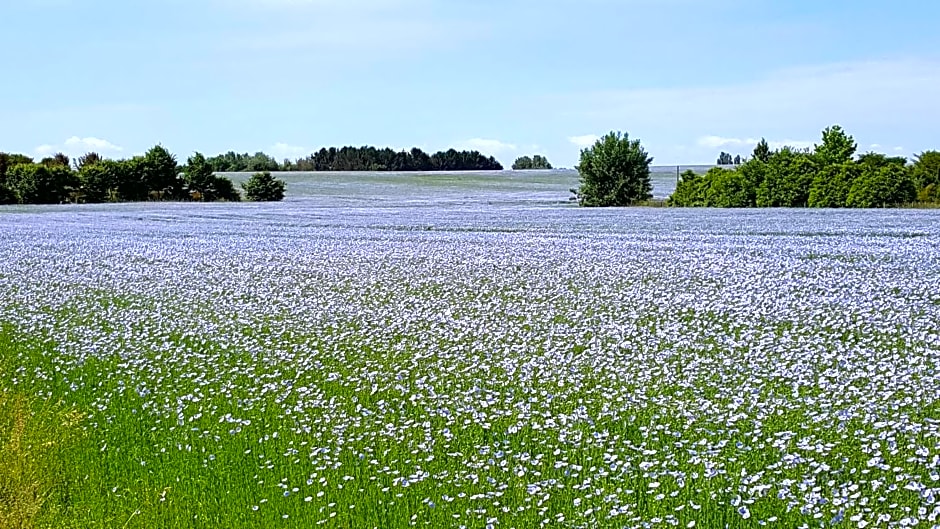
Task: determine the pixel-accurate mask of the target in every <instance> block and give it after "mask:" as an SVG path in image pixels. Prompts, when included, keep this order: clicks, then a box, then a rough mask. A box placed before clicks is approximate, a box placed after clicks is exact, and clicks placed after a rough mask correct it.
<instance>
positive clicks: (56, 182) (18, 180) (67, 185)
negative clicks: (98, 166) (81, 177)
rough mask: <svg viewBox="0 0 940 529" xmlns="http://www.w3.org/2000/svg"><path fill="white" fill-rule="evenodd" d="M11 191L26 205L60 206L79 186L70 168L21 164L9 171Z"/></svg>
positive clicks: (7, 176) (8, 180) (8, 178)
mask: <svg viewBox="0 0 940 529" xmlns="http://www.w3.org/2000/svg"><path fill="white" fill-rule="evenodd" d="M6 179H7V182H8V186H9V188H10V190H12V192H13V194H14V195H15V196H16V197H17V198H18V199H19V202H22V203H24V204H58V203H60V202H62V201H64V200H66V199H67V198H68V196H69V193H70V192H71V191H72V190H73V189H74V188H75V187H77V185H78V181H77V178H76V177H75V174H74V173H73V172H72V171H71V169H69V168H68V167H63V166H59V165H54V166H51V167H48V166H45V165H40V164H19V165H15V166H13V167H11V168H10V169H8V170H7V175H6Z"/></svg>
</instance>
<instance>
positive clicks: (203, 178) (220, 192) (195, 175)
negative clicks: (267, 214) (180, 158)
mask: <svg viewBox="0 0 940 529" xmlns="http://www.w3.org/2000/svg"><path fill="white" fill-rule="evenodd" d="M183 182H184V183H185V186H186V190H187V191H188V192H189V196H190V198H192V199H193V200H204V201H216V200H227V201H230V202H238V201H239V200H241V196H240V195H239V194H238V190H236V189H235V185H234V184H233V183H232V181H231V180H229V179H228V178H225V177H223V176H217V175H216V174H215V173H214V172H213V170H212V166H211V165H210V163H209V161H208V160H207V159H206V157H205V156H203V155H202V154H201V153H198V152H197V153H195V154H193V155H192V156H190V157H189V159H188V160H187V161H186V166H185V167H184V168H183Z"/></svg>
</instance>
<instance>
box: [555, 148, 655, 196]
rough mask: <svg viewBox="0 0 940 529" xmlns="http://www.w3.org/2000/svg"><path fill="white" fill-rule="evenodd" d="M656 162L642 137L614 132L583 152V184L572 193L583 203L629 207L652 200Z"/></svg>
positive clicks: (579, 165) (581, 164)
mask: <svg viewBox="0 0 940 529" xmlns="http://www.w3.org/2000/svg"><path fill="white" fill-rule="evenodd" d="M652 163H653V158H651V157H650V156H649V155H648V154H647V153H646V150H644V149H643V147H642V146H641V145H640V140H631V139H630V136H629V135H628V134H621V133H620V132H611V133H609V134H607V135H606V136H604V137H603V138H600V139H599V140H597V141H596V142H595V143H594V145H593V146H592V147H589V148H587V149H583V150H582V151H581V162H580V163H579V164H578V174H579V175H580V181H581V185H580V187H579V188H578V189H572V192H573V193H574V194H575V198H576V199H577V201H578V204H579V205H581V206H591V207H596V206H600V207H608V206H629V205H632V204H635V203H636V202H639V201H644V200H649V199H650V198H652V196H653V184H652V181H651V180H650V164H652Z"/></svg>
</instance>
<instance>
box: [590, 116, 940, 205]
mask: <svg viewBox="0 0 940 529" xmlns="http://www.w3.org/2000/svg"><path fill="white" fill-rule="evenodd" d="M857 150H858V144H857V143H856V142H855V139H854V138H853V137H852V136H850V135H848V134H846V132H845V131H844V130H843V129H842V127H840V126H838V125H834V126H832V127H829V128H827V129H826V130H824V131H823V133H822V142H821V143H820V144H819V145H814V146H813V148H808V149H797V148H794V147H781V148H779V149H776V150H773V149H771V148H770V145H769V144H768V143H767V141H766V140H764V139H761V141H760V142H759V143H758V144H757V146H756V147H755V148H754V152H753V154H752V156H751V157H750V159H742V158H740V157H737V158H735V157H732V156H731V155H730V154H729V153H721V155H720V156H719V158H718V163H719V167H713V168H711V169H710V170H708V172H706V173H705V174H696V173H695V172H693V171H686V172H685V173H683V174H682V175H681V177H680V179H679V182H678V185H677V187H676V191H675V192H674V193H673V194H672V196H670V197H669V199H668V200H667V201H666V203H667V205H671V206H679V207H696V206H701V207H739V208H746V207H818V208H874V207H890V206H906V205H913V204H915V203H921V204H930V203H933V204H938V203H940V152H938V151H926V152H923V153H921V154H919V155H917V156H915V157H914V160H913V162H910V161H909V160H908V159H907V158H905V157H903V156H888V155H885V154H881V153H875V152H867V153H864V154H861V155H857V154H856V151H857ZM652 161H653V158H652V157H650V156H649V155H648V154H647V153H646V151H645V150H644V149H643V147H642V145H641V144H640V141H639V140H636V139H630V137H629V136H628V135H626V134H622V133H620V132H611V133H610V134H607V135H606V136H604V137H603V138H601V139H599V140H597V142H596V143H595V144H594V145H593V146H591V147H589V148H587V149H583V150H582V151H581V161H580V163H579V164H578V167H577V169H578V173H579V175H580V186H579V187H578V189H572V192H573V193H574V195H575V196H574V197H573V199H575V200H577V201H578V203H579V204H580V205H582V206H630V205H636V204H640V203H643V202H645V201H648V200H650V199H651V197H652V184H651V181H650V165H651V164H652ZM727 165H732V166H733V167H732V168H728V167H727Z"/></svg>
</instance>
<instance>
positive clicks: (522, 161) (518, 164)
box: [512, 156, 535, 171]
mask: <svg viewBox="0 0 940 529" xmlns="http://www.w3.org/2000/svg"><path fill="white" fill-rule="evenodd" d="M534 165H535V164H534V163H533V162H532V158H530V157H528V156H520V157H518V158H516V161H514V162H512V170H513V171H525V170H528V169H532V168H533V167H534Z"/></svg>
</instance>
